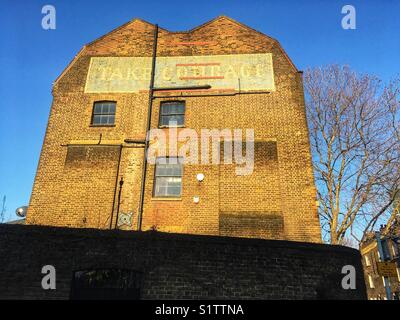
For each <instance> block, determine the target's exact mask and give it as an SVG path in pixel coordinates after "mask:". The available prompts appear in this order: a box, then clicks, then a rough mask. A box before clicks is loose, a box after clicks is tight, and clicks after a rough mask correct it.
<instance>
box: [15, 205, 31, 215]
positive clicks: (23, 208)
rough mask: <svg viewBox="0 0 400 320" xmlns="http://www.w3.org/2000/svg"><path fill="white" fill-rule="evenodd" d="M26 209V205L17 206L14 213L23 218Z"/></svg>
mask: <svg viewBox="0 0 400 320" xmlns="http://www.w3.org/2000/svg"><path fill="white" fill-rule="evenodd" d="M27 211H28V207H27V206H22V207H19V208H17V210H15V214H16V215H17V216H18V217H21V218H25V217H26V212H27Z"/></svg>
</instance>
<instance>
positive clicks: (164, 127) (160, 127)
mask: <svg viewBox="0 0 400 320" xmlns="http://www.w3.org/2000/svg"><path fill="white" fill-rule="evenodd" d="M158 128H159V129H169V128H186V127H185V126H158Z"/></svg>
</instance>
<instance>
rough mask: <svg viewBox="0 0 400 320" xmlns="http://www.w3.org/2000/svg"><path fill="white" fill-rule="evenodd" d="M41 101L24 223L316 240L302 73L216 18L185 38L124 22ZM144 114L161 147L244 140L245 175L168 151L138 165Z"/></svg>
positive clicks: (265, 39) (85, 51) (266, 43)
mask: <svg viewBox="0 0 400 320" xmlns="http://www.w3.org/2000/svg"><path fill="white" fill-rule="evenodd" d="M153 75H154V83H152V79H153ZM52 93H53V104H52V107H51V113H50V118H49V122H48V127H47V130H46V135H45V140H44V144H43V148H42V152H41V157H40V161H39V166H38V170H37V175H36V178H35V182H34V186H33V191H32V196H31V200H30V205H29V209H28V213H27V218H26V223H27V224H30V225H32V224H35V225H49V226H62V227H73V228H99V229H108V228H111V229H114V228H120V229H125V230H138V229H140V230H150V229H154V230H158V231H164V232H174V233H188V234H203V235H222V236H235V237H252V238H264V239H284V240H296V241H307V242H320V241H321V235H320V224H319V219H318V215H317V208H316V201H315V194H316V190H315V185H314V180H313V172H312V165H311V154H310V145H309V137H308V129H307V122H306V114H305V105H304V93H303V84H302V73H301V72H300V71H299V70H297V68H296V67H295V65H294V64H293V63H292V62H291V60H290V59H289V57H288V56H287V54H286V53H285V51H284V50H283V49H282V47H281V45H280V44H279V42H278V41H276V40H275V39H272V38H271V37H269V36H266V35H264V34H262V33H260V32H258V31H255V30H254V29H252V28H250V27H248V26H245V25H243V24H241V23H239V22H237V21H235V20H233V19H231V18H228V17H225V16H221V17H218V18H216V19H214V20H211V21H209V22H207V23H205V24H203V25H201V26H198V27H196V28H194V29H191V30H190V31H185V32H171V31H168V30H166V29H163V28H158V27H156V26H155V25H153V24H151V23H148V22H145V21H143V20H141V19H134V20H132V21H130V22H128V23H127V24H125V25H123V26H121V27H119V28H117V29H115V30H114V31H112V32H110V33H108V34H106V35H104V36H102V37H101V38H99V39H97V40H95V41H93V42H91V43H89V44H87V45H85V46H84V47H83V48H82V50H81V51H80V52H79V53H78V54H77V56H76V57H75V58H74V59H73V60H72V62H71V63H70V64H69V65H68V66H67V68H66V69H65V70H64V71H63V72H62V74H61V75H60V76H59V78H58V79H57V80H56V81H55V83H54V86H53V91H52ZM149 97H150V99H149ZM149 100H150V102H151V103H149ZM149 107H151V108H149ZM149 109H151V110H152V111H151V113H150V115H151V117H150V120H151V121H150V128H151V129H160V130H162V131H163V132H165V133H167V134H170V132H171V130H173V129H175V130H176V131H177V134H178V135H179V134H181V133H182V132H183V131H184V130H185V129H193V130H194V132H195V133H196V134H198V135H199V136H200V135H201V133H202V132H203V131H202V130H207V129H208V130H213V129H217V130H225V129H227V130H228V132H233V131H234V130H242V133H243V136H244V135H245V134H246V132H247V131H246V130H249V129H251V130H254V141H255V142H254V168H253V170H252V172H251V174H248V175H238V174H237V171H236V169H237V165H236V164H235V163H233V164H226V163H221V164H219V165H216V164H213V163H209V164H204V163H190V164H182V163H181V161H177V162H176V163H174V162H173V161H171V159H178V158H179V154H178V153H177V152H176V151H175V152H173V151H171V150H169V151H168V154H167V157H168V160H166V161H167V164H166V163H163V158H162V157H160V158H158V159H157V163H156V164H151V163H149V164H148V165H146V166H145V165H144V152H145V151H144V147H145V146H146V142H145V137H146V132H147V128H148V126H147V121H148V119H149V117H148V116H149V112H148V110H149ZM170 129H171V130H170ZM234 139H236V138H234ZM227 140H229V139H225V140H223V141H224V142H225V141H227ZM209 141H211V139H210V140H209ZM224 142H222V140H221V142H220V143H219V142H218V141H217V143H219V145H222V144H223V143H224ZM182 144H183V142H182V141H180V142H179V145H178V147H181V146H182ZM198 147H199V150H200V148H201V146H198ZM211 151H212V150H211V148H210V150H209V152H208V153H207V156H208V159H211V158H212V154H211V153H212V152H211ZM244 151H246V152H247V151H248V150H247V149H246V148H245V149H244ZM198 152H199V153H200V151H198ZM244 153H245V152H244ZM179 159H181V158H179ZM179 159H178V160H179ZM143 181H145V184H143V186H144V188H143V190H142V182H143Z"/></svg>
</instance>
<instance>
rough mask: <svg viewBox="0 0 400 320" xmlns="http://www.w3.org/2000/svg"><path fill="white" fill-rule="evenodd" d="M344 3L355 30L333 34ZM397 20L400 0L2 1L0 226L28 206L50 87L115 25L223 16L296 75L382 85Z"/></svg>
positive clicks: (178, 24) (394, 49)
mask: <svg viewBox="0 0 400 320" xmlns="http://www.w3.org/2000/svg"><path fill="white" fill-rule="evenodd" d="M46 4H51V5H53V6H55V8H56V12H57V28H56V30H47V31H46V30H43V29H42V28H41V20H42V17H43V15H42V13H41V9H42V7H43V6H44V5H46ZM346 4H351V5H353V6H354V7H355V8H356V14H357V29H356V30H344V29H342V27H341V19H342V17H343V14H342V13H341V8H342V7H343V6H344V5H346ZM399 13H400V1H398V0H380V1H378V0H375V1H372V0H363V1H355V0H348V1H335V0H318V1H317V0H308V1H307V0H304V1H295V0H280V1H277V0H275V1H267V0H259V1H253V0H247V1H243V0H218V1H207V2H205V1H173V0H170V1H155V0H152V1H134V0H126V1H125V0H123V1H122V0H121V1H119V0H114V1H100V0H97V1H96V0H80V1H78V0H68V1H66V0H63V1H59V0H48V1H46V2H44V1H36V0H29V1H28V0H25V1H23V0H13V1H11V0H1V4H0V27H1V28H0V35H1V37H0V39H1V40H0V41H1V42H0V67H1V73H0V95H1V99H0V150H1V157H0V197H1V198H2V197H3V195H6V196H7V203H6V206H7V215H8V218H9V219H14V218H16V217H15V215H14V211H15V208H16V207H18V206H20V205H25V204H28V202H29V197H30V193H31V189H32V183H33V180H34V176H35V172H36V167H37V163H38V160H39V155H40V150H41V145H42V142H43V137H44V133H45V129H46V124H47V119H48V115H49V110H50V105H51V101H52V96H51V86H52V83H53V81H54V80H55V79H56V78H57V76H58V75H59V74H60V73H61V72H62V70H63V69H64V68H65V67H66V65H67V64H68V63H69V62H70V61H71V59H72V58H73V57H74V55H75V54H76V53H77V52H78V51H79V49H80V48H81V47H82V46H83V45H84V44H86V43H88V42H90V41H92V40H94V39H96V38H98V37H100V36H101V35H103V34H105V33H107V32H109V31H111V30H112V29H114V28H116V27H118V26H120V25H121V24H123V23H125V22H127V21H129V20H131V19H133V18H135V17H140V18H143V19H145V20H147V21H149V22H153V23H158V24H159V25H160V26H161V27H163V28H166V29H169V30H171V31H179V30H188V29H191V28H193V27H195V26H197V25H199V24H202V23H204V22H206V21H208V20H210V19H212V18H214V17H216V16H218V15H221V14H224V15H227V16H230V17H232V18H234V19H236V20H238V21H240V22H242V23H244V24H247V25H249V26H251V27H252V28H254V29H257V30H259V31H261V32H263V33H265V34H267V35H270V36H272V37H274V38H276V39H278V40H279V41H280V43H281V44H282V45H283V47H284V49H285V50H286V52H287V53H288V54H289V56H290V57H291V58H292V60H293V62H294V63H295V65H296V66H297V67H298V68H299V69H301V70H304V69H306V68H307V67H312V66H319V65H325V64H331V63H338V64H348V65H350V66H351V67H352V68H353V69H355V70H356V71H359V72H369V73H372V74H376V75H377V76H379V77H381V78H382V79H383V80H384V81H388V80H390V79H391V78H393V77H395V76H396V75H399V73H400V61H399V60H400V36H399V30H400V19H399V17H398V15H399ZM0 200H1V199H0Z"/></svg>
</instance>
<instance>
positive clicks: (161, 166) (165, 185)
mask: <svg viewBox="0 0 400 320" xmlns="http://www.w3.org/2000/svg"><path fill="white" fill-rule="evenodd" d="M180 160H181V158H176V157H174V158H157V161H156V168H155V177H154V192H153V195H154V197H171V198H177V197H180V196H181V192H182V164H181V161H180Z"/></svg>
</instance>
